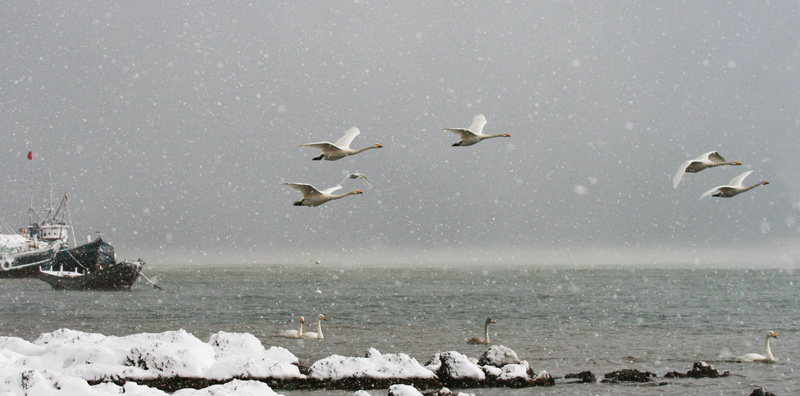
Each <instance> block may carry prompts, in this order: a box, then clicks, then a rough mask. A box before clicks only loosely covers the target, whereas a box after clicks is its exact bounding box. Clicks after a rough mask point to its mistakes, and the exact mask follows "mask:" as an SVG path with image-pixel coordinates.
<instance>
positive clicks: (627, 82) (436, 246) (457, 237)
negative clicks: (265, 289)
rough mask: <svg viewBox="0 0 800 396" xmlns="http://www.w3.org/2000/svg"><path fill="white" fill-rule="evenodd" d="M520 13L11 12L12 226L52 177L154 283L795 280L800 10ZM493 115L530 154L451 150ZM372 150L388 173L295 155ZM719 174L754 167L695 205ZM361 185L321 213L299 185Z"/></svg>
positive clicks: (7, 176) (190, 8) (88, 222)
mask: <svg viewBox="0 0 800 396" xmlns="http://www.w3.org/2000/svg"><path fill="white" fill-rule="evenodd" d="M498 4H499V2H488V3H486V2H452V3H445V2H431V3H430V4H428V3H422V2H361V1H357V2H347V3H339V4H336V5H334V6H333V7H321V6H320V5H319V3H316V2H287V3H277V2H255V4H250V3H249V2H236V1H225V2H213V1H199V2H189V3H188V4H186V3H181V4H177V3H175V2H155V1H154V2H112V3H108V2H84V1H61V2H57V3H55V4H53V3H50V2H44V3H41V4H37V3H34V2H22V3H19V2H14V3H11V4H9V3H4V4H3V5H0V21H2V26H3V29H2V32H0V50H1V51H2V53H3V60H2V62H0V119H1V120H2V129H1V130H2V132H0V133H1V134H2V145H1V146H0V155H1V157H0V158H2V166H3V170H4V172H3V177H4V181H3V190H2V193H1V194H0V205H2V218H3V219H4V220H5V221H6V222H8V223H11V224H12V225H14V226H21V225H23V224H25V223H26V222H27V216H26V214H25V213H26V209H27V207H28V200H29V196H30V192H31V179H33V184H34V191H35V192H36V193H35V196H36V197H37V202H41V199H40V198H41V197H42V196H43V193H42V192H43V191H45V192H46V191H49V185H48V184H49V182H48V172H52V175H53V183H54V185H55V192H56V193H57V194H58V193H62V192H67V193H69V194H70V197H71V204H70V210H71V215H72V219H73V223H74V225H75V227H76V229H77V232H78V234H80V235H86V234H90V233H94V231H96V230H99V231H102V232H103V234H104V235H105V237H106V239H107V240H109V241H110V242H111V243H112V244H113V245H114V246H115V247H116V248H117V252H118V254H119V255H121V256H124V257H136V256H143V257H145V259H149V261H150V262H154V263H169V262H200V261H217V262H218V261H247V262H266V263H271V262H298V263H299V262H303V263H307V262H308V260H309V259H311V258H321V257H323V256H324V257H328V258H329V261H330V262H339V263H360V262H367V263H369V262H409V261H411V262H423V263H424V262H432V261H438V260H442V261H450V262H460V261H465V260H466V261H470V260H471V261H473V262H475V261H480V262H489V263H503V262H548V261H549V262H558V261H564V262H571V261H576V262H577V261H581V260H583V261H586V262H589V263H591V262H615V261H620V262H621V261H624V259H623V258H622V256H625V255H633V256H636V257H640V258H637V259H634V261H636V260H640V261H644V262H649V261H652V262H676V263H696V262H697V263H710V262H716V263H725V262H728V261H731V262H733V261H736V260H743V259H744V260H751V261H752V260H755V261H760V260H762V259H759V258H758V257H759V256H760V255H764V254H767V252H769V257H768V258H764V259H763V260H768V261H771V262H775V261H776V260H777V261H780V262H782V263H783V264H786V265H790V266H794V264H795V262H796V261H797V260H798V257H800V255H799V254H798V251H800V249H797V248H796V246H797V244H796V242H795V241H797V240H798V234H799V233H800V224H798V216H799V215H800V213H798V212H799V211H800V178H799V177H798V175H800V164H799V162H798V156H799V155H800V127H798V124H800V121H798V109H800V84H798V82H799V81H800V80H799V79H798V73H800V71H798V66H799V65H800V62H798V61H800V28H799V26H800V14H798V8H799V7H798V3H797V2H796V1H773V2H769V3H766V4H765V3H762V2H752V3H745V2H734V3H733V4H726V5H722V3H717V2H710V3H700V2H685V3H683V2H659V3H657V4H656V3H651V2H620V1H592V2H533V3H532V4H527V3H521V2H514V1H509V2H506V3H504V4H499V5H498ZM478 113H482V114H484V115H485V116H486V118H487V119H488V124H487V125H486V127H485V129H484V132H485V133H503V132H507V133H509V134H511V138H509V139H493V140H489V141H485V142H482V143H480V144H479V145H476V146H471V147H451V146H450V145H451V144H452V143H453V142H455V141H457V140H458V139H457V136H456V135H455V134H452V133H450V132H446V131H443V130H442V128H444V127H467V126H469V124H470V122H471V120H472V117H473V116H474V115H475V114H478ZM352 126H357V127H358V128H359V129H360V130H361V135H359V136H358V137H357V138H356V139H355V141H354V142H353V144H352V146H353V147H363V146H366V145H369V144H374V143H380V144H382V145H383V146H384V148H382V149H378V150H369V151H366V152H364V153H361V154H359V155H357V156H354V157H349V158H345V159H342V160H339V161H334V162H331V161H321V162H320V161H312V160H311V158H312V157H314V156H316V155H318V154H319V152H318V151H317V150H315V149H312V148H304V147H301V148H299V147H295V146H296V145H297V144H300V143H307V142H315V141H324V140H327V141H335V140H336V139H338V138H339V137H340V136H341V135H342V134H343V133H344V131H345V130H347V129H348V128H350V127H352ZM711 150H719V151H720V152H721V153H722V154H723V155H724V156H725V157H726V158H727V159H729V160H736V161H740V162H742V163H743V164H744V166H741V167H731V168H727V169H709V170H706V171H704V172H701V173H698V174H687V175H686V176H685V177H684V179H683V181H682V183H681V185H680V186H679V187H678V189H673V188H672V184H671V178H672V174H673V173H674V172H675V170H676V169H677V166H678V165H679V164H680V163H681V162H683V161H685V160H687V159H690V158H694V157H696V156H697V155H699V154H701V153H704V152H706V151H711ZM28 151H33V152H34V157H35V158H34V161H30V162H29V161H27V160H26V158H25V154H26V153H27V152H28ZM746 170H753V171H754V172H753V174H752V175H751V176H750V177H749V178H748V179H747V180H746V182H747V183H746V184H748V183H749V184H753V183H756V182H758V181H759V180H762V179H763V180H768V181H770V182H771V184H770V185H768V186H762V187H759V188H757V189H755V190H753V191H750V192H747V193H746V194H743V195H740V196H738V197H735V198H732V199H717V198H713V199H705V200H703V201H698V197H699V196H700V194H701V193H703V192H704V191H706V190H708V189H710V188H712V187H714V186H717V185H721V184H725V183H727V182H728V181H729V180H730V179H731V178H733V177H734V176H736V175H738V174H739V173H741V172H744V171H746ZM356 171H357V172H361V173H364V174H366V175H367V176H369V178H370V181H372V184H373V187H371V188H370V187H369V186H368V185H366V183H364V182H363V181H361V180H348V182H347V183H345V184H344V187H345V188H344V191H347V190H350V189H352V188H359V189H361V190H362V191H364V194H363V195H359V196H351V197H346V198H344V199H342V200H339V201H334V202H330V203H327V204H325V205H323V206H321V207H318V208H306V207H294V206H292V202H293V201H295V200H297V199H299V193H298V192H296V191H294V190H292V189H290V188H287V187H284V186H281V185H280V183H281V182H284V181H290V182H303V183H310V184H312V185H314V186H317V187H318V188H326V187H329V186H333V185H335V184H336V183H337V182H339V181H341V180H342V178H343V177H344V175H345V174H347V173H349V172H356ZM39 207H41V205H40V206H39ZM80 238H81V240H83V238H84V237H80ZM733 248H735V249H738V250H734V249H733ZM701 252H705V253H702V254H701ZM745 252H748V254H752V256H750V255H748V254H745ZM637 255H639V256H637ZM698 257H700V258H698ZM765 257H766V256H765ZM783 264H782V265H783Z"/></svg>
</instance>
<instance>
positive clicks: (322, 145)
mask: <svg viewBox="0 0 800 396" xmlns="http://www.w3.org/2000/svg"><path fill="white" fill-rule="evenodd" d="M359 133H361V131H359V130H358V128H356V127H352V128H350V129H348V130H347V132H345V133H344V136H342V137H341V138H339V140H337V141H336V143H330V142H316V143H305V144H298V145H297V147H316V148H318V149H320V150H322V154H320V155H319V156H317V157H314V158H313V160H314V161H319V160H321V159H326V160H328V161H336V160H338V159H342V158H344V157H347V156H348V155H354V154H358V153H360V152H362V151H364V150H369V149H373V148H381V147H383V146H381V145H380V144H377V143H376V144H373V145H371V146H367V147H362V148H360V149H355V150H353V149H351V148H350V143H352V142H353V139H355V137H356V136H358V134H359Z"/></svg>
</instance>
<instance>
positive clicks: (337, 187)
mask: <svg viewBox="0 0 800 396" xmlns="http://www.w3.org/2000/svg"><path fill="white" fill-rule="evenodd" d="M341 188H342V185H341V184H337V185H335V186H333V187H329V188H326V189H324V190H322V191H320V193H322V194H328V195H329V194H330V193H332V192H334V191H336V190H340V189H341Z"/></svg>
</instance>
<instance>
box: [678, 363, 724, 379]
mask: <svg viewBox="0 0 800 396" xmlns="http://www.w3.org/2000/svg"><path fill="white" fill-rule="evenodd" d="M729 374H730V372H728V371H725V372H723V373H722V374H720V373H719V371H717V369H715V368H714V366H712V365H710V364H708V363H706V362H694V366H693V367H692V369H691V370H689V371H687V372H686V374H683V373H679V372H677V371H670V372H669V373H667V374H666V375H665V376H664V378H687V377H688V378H719V377H727V376H728V375H729Z"/></svg>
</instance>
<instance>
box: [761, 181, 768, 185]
mask: <svg viewBox="0 0 800 396" xmlns="http://www.w3.org/2000/svg"><path fill="white" fill-rule="evenodd" d="M761 184H769V182H768V181H766V180H764V181H762V182H761Z"/></svg>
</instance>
